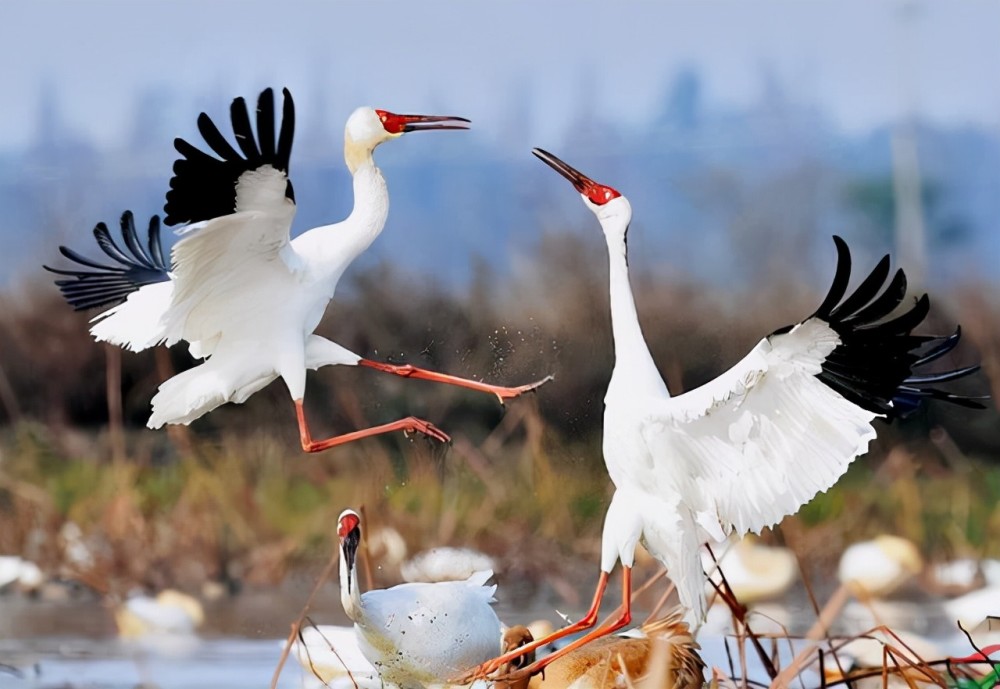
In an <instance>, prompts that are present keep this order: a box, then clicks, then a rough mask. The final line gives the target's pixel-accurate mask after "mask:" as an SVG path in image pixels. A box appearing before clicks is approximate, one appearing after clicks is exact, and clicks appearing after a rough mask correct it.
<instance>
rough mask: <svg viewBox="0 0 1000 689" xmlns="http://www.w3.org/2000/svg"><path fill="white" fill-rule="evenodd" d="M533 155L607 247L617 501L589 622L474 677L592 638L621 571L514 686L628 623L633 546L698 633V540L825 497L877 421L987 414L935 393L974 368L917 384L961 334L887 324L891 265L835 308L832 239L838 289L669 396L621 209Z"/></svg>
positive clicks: (911, 323) (914, 316)
mask: <svg viewBox="0 0 1000 689" xmlns="http://www.w3.org/2000/svg"><path fill="white" fill-rule="evenodd" d="M533 153H534V154H535V155H536V156H537V157H538V158H540V159H541V160H542V161H543V162H545V163H546V164H548V165H549V166H550V167H552V168H553V169H554V170H555V171H556V172H558V173H559V174H561V175H562V176H563V177H565V178H566V179H567V180H569V181H570V183H571V184H572V185H573V186H574V188H576V190H577V191H578V192H580V194H581V195H582V197H583V202H584V204H585V205H586V206H587V208H589V209H590V210H591V211H592V212H593V213H594V215H596V216H597V219H598V221H599V222H600V224H601V228H602V229H603V231H604V237H605V239H606V240H607V245H608V258H609V265H610V291H611V324H612V333H613V337H614V348H615V367H614V371H613V372H612V374H611V381H610V383H609V385H608V391H607V394H606V395H605V397H604V404H605V410H604V441H603V453H604V462H605V464H606V466H607V468H608V473H609V474H610V476H611V480H612V482H613V483H614V484H615V493H614V496H613V497H612V499H611V504H610V506H609V507H608V511H607V515H606V517H605V522H604V532H603V535H602V546H601V569H600V576H599V579H598V584H597V590H596V592H595V594H594V598H593V602H592V603H591V606H590V609H589V610H588V611H587V613H586V614H585V615H584V617H583V618H582V619H581V620H580V621H579V622H576V623H575V624H571V625H569V626H567V627H564V628H563V629H560V630H557V631H556V632H554V633H553V634H551V635H549V636H548V637H545V638H542V639H539V640H536V641H534V642H532V643H530V644H527V645H526V646H522V647H521V648H519V649H517V650H515V651H513V652H511V653H507V654H504V655H501V656H500V657H499V658H496V659H494V660H493V661H491V662H489V663H486V664H484V665H482V666H480V667H479V668H477V670H476V671H475V672H474V673H473V674H474V675H476V676H485V675H486V674H488V673H491V672H494V671H495V670H497V669H498V668H499V667H500V666H501V665H502V664H503V663H507V662H509V661H511V660H512V659H513V658H515V657H517V655H519V654H523V653H526V652H529V651H533V650H534V649H536V648H538V647H540V646H544V645H547V644H550V643H552V642H553V641H554V640H556V639H559V638H562V637H564V636H567V635H569V634H573V633H576V632H579V631H582V630H585V629H591V628H592V627H594V625H595V624H596V622H597V615H598V609H599V607H600V604H601V599H602V597H603V595H604V591H605V588H606V587H607V584H608V578H609V576H610V574H611V572H612V570H613V569H614V568H615V565H616V564H617V563H618V562H621V564H622V604H621V607H620V608H619V610H618V613H617V615H616V616H614V619H612V620H610V621H609V622H608V623H606V624H605V625H603V626H600V627H598V628H597V629H595V630H592V631H590V632H589V633H587V634H585V635H584V636H583V637H581V638H579V639H577V640H575V641H574V642H573V643H571V644H569V645H568V646H566V647H564V648H562V649H560V650H559V651H556V652H555V653H553V654H550V655H549V656H546V657H545V658H542V659H541V660H539V661H537V662H535V663H533V664H532V665H529V666H528V667H526V668H524V669H522V670H519V671H517V672H516V673H512V675H511V676H514V675H531V674H534V673H536V672H539V671H540V670H542V669H543V668H544V667H545V666H546V665H548V664H549V663H551V662H552V661H553V660H555V659H557V658H559V657H561V656H562V655H564V654H566V653H570V652H572V651H573V650H574V649H576V648H579V647H580V646H582V645H584V644H586V643H588V642H590V641H592V640H594V639H597V638H599V637H602V636H605V635H607V634H609V633H611V632H614V631H616V630H618V629H620V628H622V627H624V626H625V625H627V624H628V623H629V622H630V620H631V610H630V599H631V583H632V564H633V559H634V554H635V549H636V546H637V545H638V544H639V543H640V542H642V543H643V545H645V547H646V549H647V550H648V551H649V552H650V554H652V555H653V556H654V557H655V558H656V559H658V560H659V561H660V562H661V563H663V565H664V566H666V568H667V571H668V573H669V575H670V577H671V579H672V580H673V582H674V584H675V585H676V587H677V592H678V596H679V598H680V603H681V605H682V606H684V608H686V610H687V619H688V621H689V622H690V623H691V624H692V626H693V627H696V626H698V625H700V623H701V622H702V621H703V620H704V618H705V610H706V600H705V585H706V583H707V578H706V576H705V572H704V571H703V570H702V567H701V559H700V557H699V548H700V546H701V545H702V544H704V543H706V542H708V541H710V540H711V541H719V540H722V539H723V538H725V537H726V536H728V535H729V534H736V535H743V534H746V533H747V532H755V533H760V531H761V530H762V529H764V528H765V527H769V526H773V525H774V524H777V523H778V522H779V521H781V519H782V518H783V517H785V516H786V515H789V514H794V513H795V512H797V511H798V509H799V508H800V507H801V506H802V505H803V504H805V503H806V502H808V501H809V500H811V499H812V498H813V496H815V495H816V494H817V493H819V492H821V491H825V490H827V489H829V488H830V487H831V486H833V484H834V483H836V482H837V480H838V479H839V478H840V476H841V475H842V474H843V473H844V472H845V471H846V470H847V467H848V465H849V464H850V463H851V462H852V461H853V460H854V459H855V458H856V457H858V456H859V455H861V454H863V453H864V452H865V451H866V450H867V448H868V443H869V442H870V441H871V440H872V439H873V438H874V437H875V428H874V427H873V426H872V420H873V419H874V418H875V417H877V416H884V417H887V418H889V419H892V418H894V417H896V416H898V415H900V414H902V413H905V412H907V411H912V410H913V409H914V408H915V407H916V406H917V405H918V404H919V403H920V402H921V401H922V400H924V399H927V398H932V399H939V400H944V401H947V402H951V403H953V404H957V405H960V406H964V407H972V408H982V405H981V404H980V403H979V402H977V401H976V399H974V398H970V397H966V396H962V395H955V394H949V393H947V392H945V391H942V390H939V389H937V388H935V387H932V386H933V385H934V384H936V383H941V382H945V381H951V380H955V379H958V378H963V377H965V376H968V375H970V374H972V373H974V372H975V371H977V370H978V369H979V367H978V366H968V367H965V368H958V369H955V370H950V371H946V372H943V373H928V374H915V373H914V369H916V368H919V367H921V366H923V365H924V364H927V363H930V362H931V361H934V360H936V359H939V358H941V357H942V356H944V355H945V354H947V353H948V352H950V351H951V350H952V349H953V348H954V347H955V345H957V344H958V341H959V336H960V331H959V330H956V332H955V333H954V334H952V335H949V336H946V337H929V336H923V335H913V334H912V333H911V331H912V330H913V329H914V328H915V327H916V326H918V325H919V324H920V323H921V322H922V321H923V320H924V317H925V316H926V315H927V312H928V309H929V307H930V302H929V300H928V298H927V296H926V295H924V296H922V297H921V298H920V299H918V300H917V301H916V303H915V304H914V305H913V306H912V307H910V308H908V309H907V310H906V311H904V312H903V313H902V314H901V315H899V316H896V317H895V318H892V319H890V320H884V319H885V318H886V317H887V316H888V315H889V314H890V313H891V312H892V311H894V310H895V309H896V307H898V306H899V305H900V304H901V303H902V302H903V300H904V294H905V291H906V277H905V275H904V274H903V272H902V270H898V271H897V272H896V274H895V275H894V277H893V278H892V280H891V281H890V282H889V284H888V286H887V287H885V289H884V291H883V287H884V286H885V282H886V279H887V278H888V276H889V257H888V256H886V257H885V258H883V259H882V261H881V262H879V264H878V265H877V266H876V267H875V269H874V270H873V271H872V272H871V274H870V275H869V276H868V277H867V278H866V279H865V280H863V281H862V283H861V285H860V286H858V288H857V289H856V290H855V291H854V293H853V294H851V295H850V296H848V297H847V298H846V299H845V298H844V295H845V294H846V293H847V286H848V281H849V280H850V274H851V257H850V252H849V250H848V248H847V245H846V244H845V243H844V241H843V240H842V239H840V238H839V237H834V243H835V244H836V247H837V257H838V261H837V270H836V275H835V276H834V279H833V285H832V286H831V288H830V291H829V293H828V294H827V296H826V298H825V299H824V300H823V303H822V304H821V305H820V307H819V308H818V309H817V310H816V312H815V313H813V314H812V315H811V316H809V317H808V318H806V319H804V320H803V321H801V322H800V323H798V324H795V325H791V326H788V327H784V328H780V329H778V330H776V331H775V332H773V333H771V334H770V335H768V336H767V337H765V338H764V339H763V340H761V341H760V342H759V343H758V344H757V346H756V347H754V348H753V349H752V350H751V351H750V353H749V354H748V355H747V356H746V357H744V359H743V360H742V361H740V362H739V363H737V364H736V365H735V366H734V367H733V368H731V369H730V370H729V371H727V372H726V373H723V374H722V375H721V376H719V377H718V378H716V379H715V380H713V381H710V382H709V383H706V384H705V385H703V386H702V387H700V388H696V389H694V390H691V391H690V392H687V393H685V394H683V395H679V396H677V397H671V396H670V393H669V392H668V391H667V386H666V384H665V383H664V381H663V379H662V378H661V377H660V374H659V372H658V371H657V368H656V364H655V363H654V362H653V358H652V356H651V355H650V353H649V348H648V347H647V346H646V342H645V340H644V338H643V335H642V329H641V328H640V325H639V319H638V315H637V312H636V307H635V302H634V300H633V297H632V289H631V286H630V284H629V277H628V261H627V251H626V233H627V231H628V226H629V222H630V221H631V218H632V208H631V206H630V205H629V202H628V200H627V199H626V198H625V197H624V196H622V195H621V194H620V193H619V192H618V191H617V190H615V189H613V188H611V187H609V186H605V185H602V184H598V183H597V182H595V181H593V180H592V179H590V178H589V177H587V176H586V175H584V174H582V173H580V172H579V171H577V170H576V169H574V168H572V167H570V166H569V165H567V164H566V163H564V162H563V161H561V160H559V158H557V157H555V156H554V155H552V154H551V153H547V152H546V151H543V150H541V149H537V148H536V149H534V150H533Z"/></svg>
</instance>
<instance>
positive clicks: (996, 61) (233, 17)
mask: <svg viewBox="0 0 1000 689" xmlns="http://www.w3.org/2000/svg"><path fill="white" fill-rule="evenodd" d="M997 27H1000V4H997V3H987V2H960V3H932V2H917V3H903V2H879V3H872V2H866V1H856V2H847V3H844V2H810V3H799V2H790V1H789V2H766V3H752V4H751V3H743V2H712V3H704V4H702V3H699V4H694V3H690V4H689V3H683V4H681V3H674V4H666V3H665V4H653V3H632V4H630V5H616V4H610V3H606V2H604V3H597V2H588V1H584V2H573V3H569V2H546V3H534V2H527V1H520V2H517V1H515V2H505V3H502V4H491V5H484V4H480V3H459V2H448V3H444V2H433V1H431V2H425V3H421V4H419V5H415V4H413V3H406V4H404V3H399V2H380V3H360V2H330V1H326V2H301V3H299V2H296V3H285V4H281V5H278V4H276V3H270V2H259V1H256V0H250V1H243V0H240V1H236V0H226V1H223V2H188V1H187V0H182V1H173V0H172V1H170V2H163V1H159V0H154V1H143V2H124V1H102V2H51V1H48V0H42V1H40V2H35V1H31V2H27V1H21V2H16V1H12V2H4V3H3V4H2V5H0V63H2V64H4V65H5V68H4V69H3V70H0V92H2V93H3V94H4V96H3V105H4V107H3V108H0V150H17V149H20V148H23V147H24V146H25V145H27V143H29V142H31V141H32V140H33V139H34V137H35V135H36V132H37V128H38V122H37V119H38V113H39V102H40V98H41V93H42V91H43V89H49V90H50V91H51V92H52V93H53V94H54V98H55V99H56V103H57V105H58V110H59V111H60V113H61V114H62V116H63V117H64V118H65V122H64V124H65V125H66V127H67V128H68V129H70V130H71V131H73V132H75V133H77V134H78V135H79V136H81V137H82V138H84V139H86V140H89V141H92V142H94V143H95V144H96V145H98V146H100V147H110V148H120V147H122V146H123V145H125V144H126V143H127V141H125V140H124V139H125V137H123V135H122V134H123V129H124V128H125V126H126V125H127V124H128V123H130V122H132V121H133V119H134V113H132V112H129V111H127V109H128V108H130V107H132V105H133V103H134V100H133V98H132V95H133V94H134V93H136V92H137V91H140V90H149V89H151V88H152V89H163V92H164V94H165V101H164V107H165V108H166V109H167V111H168V112H166V113H164V117H165V119H166V120H167V121H173V119H174V118H175V117H177V118H181V119H183V120H184V121H190V120H191V113H190V112H188V111H189V110H190V109H191V108H192V107H199V108H203V107H205V101H206V100H207V99H208V98H209V97H211V98H214V99H215V101H216V103H217V104H224V103H226V102H228V100H229V99H230V98H231V97H232V96H233V95H235V94H236V93H243V94H248V95H252V94H254V93H255V92H256V91H257V90H258V89H259V88H260V87H261V86H264V85H272V84H273V85H279V86H280V85H287V86H289V87H290V88H292V89H293V91H294V90H303V91H305V92H311V91H314V90H316V87H320V88H328V89H329V103H328V105H329V107H328V109H329V116H330V118H331V123H330V126H331V131H332V134H333V137H334V140H336V139H339V130H340V127H341V124H340V123H342V122H343V118H344V117H345V116H346V113H347V112H349V111H350V110H351V109H353V107H355V106H357V105H361V104H373V105H376V106H379V107H386V108H390V109H398V110H413V111H418V110H425V111H439V110H442V109H444V110H448V111H455V112H456V113H459V114H462V115H466V116H468V117H470V118H472V119H473V121H474V123H475V127H476V130H477V133H478V135H480V136H484V137H486V138H487V139H490V140H492V141H493V142H502V141H503V138H504V137H505V136H508V135H509V134H510V131H509V129H510V126H509V121H510V114H511V112H517V113H520V114H523V116H524V117H525V118H526V119H527V120H528V121H527V122H526V129H527V130H528V131H530V132H532V134H533V135H534V136H536V137H538V139H539V141H540V142H541V143H544V142H545V141H552V140H561V135H562V134H563V133H564V129H565V128H566V127H568V126H570V125H571V123H572V122H573V114H574V111H576V110H580V109H581V108H583V109H588V110H590V111H591V112H590V113H589V114H592V115H594V116H596V117H598V118H599V119H601V120H607V121H615V122H618V123H620V124H625V125H634V124H639V123H644V122H646V121H648V120H649V118H650V117H651V116H652V115H653V114H654V113H655V112H657V111H658V110H659V109H661V108H662V104H663V101H664V98H665V93H664V91H663V84H665V83H669V81H670V79H671V78H672V76H673V75H674V74H676V73H678V71H679V70H682V69H691V70H694V71H695V72H697V73H698V74H699V76H700V78H701V85H702V87H703V89H704V93H703V96H704V100H705V103H706V105H707V106H708V107H711V108H733V109H742V108H746V107H748V106H750V105H752V104H754V103H756V102H759V101H760V99H761V94H762V91H763V90H764V89H766V88H768V82H769V81H770V82H772V83H773V84H776V85H777V86H778V87H779V88H781V89H782V90H783V91H784V92H785V93H787V94H788V95H789V97H790V98H792V99H793V100H795V102H796V103H797V104H800V105H802V106H807V107H816V108H818V109H820V110H822V111H823V112H824V114H825V116H826V117H828V118H829V119H830V121H831V123H832V124H833V125H834V126H836V127H838V128H840V129H842V130H844V131H846V132H862V131H866V130H869V129H872V128H875V127H878V126H880V125H883V124H886V123H891V122H894V121H898V120H899V119H901V118H902V117H903V116H904V115H905V114H906V113H907V112H912V113H913V114H914V115H916V116H917V117H919V118H921V119H924V120H926V121H929V122H932V123H935V124H942V125H952V126H961V125H964V124H976V125H979V126H984V127H989V128H994V129H1000V90H998V89H996V88H994V81H995V77H996V74H997V73H998V71H1000V41H997V40H996V36H997ZM763 75H766V78H765V76H763ZM220 89H224V92H220ZM511 93H523V94H524V103H523V104H518V103H511V102H509V98H510V94H511ZM581 99H586V100H585V102H581ZM195 104H198V105H195ZM173 110H176V112H172V111H173ZM179 133H180V132H179Z"/></svg>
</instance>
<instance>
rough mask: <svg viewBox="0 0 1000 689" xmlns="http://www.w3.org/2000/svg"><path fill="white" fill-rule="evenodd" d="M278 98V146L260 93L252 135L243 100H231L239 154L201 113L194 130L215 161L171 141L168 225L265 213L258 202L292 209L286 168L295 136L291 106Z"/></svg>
mask: <svg viewBox="0 0 1000 689" xmlns="http://www.w3.org/2000/svg"><path fill="white" fill-rule="evenodd" d="M282 93H283V96H284V100H283V105H282V110H283V112H282V119H281V131H280V133H279V134H278V140H277V144H275V139H274V125H275V113H274V92H273V91H272V90H271V89H265V90H264V91H262V92H261V94H260V96H259V97H258V99H257V111H256V114H257V134H256V136H254V132H253V129H252V128H251V125H250V113H249V111H248V110H247V104H246V101H244V100H243V99H242V98H236V99H234V100H233V102H232V105H231V106H230V108H229V112H230V119H231V121H232V125H233V135H234V137H235V139H236V143H237V145H238V146H239V149H240V150H239V152H238V151H237V150H236V149H235V148H233V146H232V144H230V143H229V142H228V141H227V140H226V138H225V137H224V136H223V135H222V132H220V131H219V128H218V127H217V126H215V123H214V122H212V118H210V117H209V116H208V115H207V114H206V113H201V115H199V116H198V131H199V132H200V133H201V135H202V137H203V138H204V139H205V143H206V144H207V145H208V147H209V148H210V149H211V150H212V152H213V153H215V154H216V155H217V156H218V158H217V157H215V156H213V155H211V154H209V153H206V152H205V151H202V150H200V149H198V148H197V147H196V146H194V145H192V144H190V143H188V142H187V141H185V140H184V139H180V138H178V139H175V140H174V148H176V149H177V152H178V153H180V154H181V157H180V158H178V159H177V160H176V161H175V162H174V176H173V177H172V178H171V179H170V190H169V191H168V192H167V202H166V205H165V206H164V207H163V210H164V213H165V217H164V222H165V223H166V224H167V225H184V224H188V223H196V222H201V221H204V220H211V219H212V218H218V217H221V216H224V215H229V214H230V213H233V212H239V211H243V210H249V209H257V210H268V208H267V206H266V205H262V202H265V203H267V202H269V203H272V204H274V205H275V206H276V207H277V208H280V202H281V201H282V200H283V199H286V198H287V199H288V200H289V201H290V202H291V203H292V205H294V203H295V193H294V191H293V189H292V184H291V181H290V180H289V179H288V163H289V159H290V158H291V154H292V139H293V137H294V133H295V103H294V102H293V101H292V95H291V93H289V92H288V89H284V90H283V92H282Z"/></svg>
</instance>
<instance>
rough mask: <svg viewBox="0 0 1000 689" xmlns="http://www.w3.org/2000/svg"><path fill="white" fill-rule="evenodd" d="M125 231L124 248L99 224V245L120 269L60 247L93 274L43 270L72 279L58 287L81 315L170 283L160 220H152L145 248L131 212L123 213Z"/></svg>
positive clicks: (122, 219) (58, 281) (77, 271)
mask: <svg viewBox="0 0 1000 689" xmlns="http://www.w3.org/2000/svg"><path fill="white" fill-rule="evenodd" d="M121 231H122V239H124V241H125V246H124V248H123V247H121V246H119V245H118V244H117V243H115V240H114V238H113V237H112V236H111V232H110V231H109V230H108V226H107V225H105V224H104V223H98V224H97V227H95V228H94V237H95V238H96V239H97V245H98V246H99V247H100V248H101V250H102V251H103V252H104V254H105V255H106V256H107V257H108V258H110V259H112V260H113V261H114V262H115V264H117V265H114V264H111V265H108V264H105V263H99V262H97V261H94V260H92V259H89V258H87V257H86V256H83V255H81V254H78V253H77V252H75V251H73V250H72V249H70V248H69V247H66V246H60V247H59V253H61V254H62V255H63V256H65V257H66V258H68V259H69V260H71V261H73V262H74V263H77V264H78V265H80V266H84V267H85V268H88V269H89V270H81V269H80V268H76V269H73V270H65V269H57V268H50V267H49V266H42V267H43V268H45V270H48V271H50V272H52V273H55V274H57V275H66V276H69V279H66V280H56V285H57V286H58V287H59V291H60V292H62V294H63V296H64V297H65V298H66V301H68V302H69V303H70V305H71V306H72V307H73V308H74V309H76V310H77V311H82V310H84V309H90V308H94V307H96V306H114V305H116V304H120V303H121V302H123V301H125V299H126V298H127V297H128V295H130V294H131V293H132V292H135V291H136V290H137V289H139V288H140V287H142V286H144V285H152V284H154V283H157V282H166V281H167V280H169V279H170V276H169V274H168V271H169V270H170V267H169V266H168V265H167V264H166V262H165V261H164V260H163V248H162V247H161V246H160V218H159V217H158V216H155V215H154V216H153V217H152V218H150V220H149V233H148V235H147V239H146V245H145V246H143V244H142V241H141V240H140V238H139V234H138V233H137V232H136V229H135V219H134V218H133V217H132V212H131V211H125V212H124V213H122V217H121Z"/></svg>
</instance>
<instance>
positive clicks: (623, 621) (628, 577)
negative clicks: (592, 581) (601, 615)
mask: <svg viewBox="0 0 1000 689" xmlns="http://www.w3.org/2000/svg"><path fill="white" fill-rule="evenodd" d="M619 610H620V611H621V613H620V614H619V615H618V619H616V620H614V621H613V622H610V623H606V624H603V625H601V626H600V627H598V628H597V629H595V630H594V631H592V632H590V633H589V634H585V635H584V636H582V637H580V638H579V639H577V640H576V641H574V642H573V643H571V644H569V645H568V646H564V647H563V648H560V649H559V650H558V651H555V652H554V653H550V654H549V655H547V656H545V657H544V658H542V659H541V660H538V661H536V662H534V663H532V664H531V665H529V666H528V667H526V668H524V669H522V670H518V671H517V672H515V673H512V674H511V678H512V679H516V678H519V677H530V676H531V675H536V674H538V673H539V672H541V671H542V670H544V669H545V667H546V666H547V665H549V664H550V663H552V662H553V661H556V660H558V659H559V658H562V657H563V656H564V655H566V654H567V653H572V652H573V651H575V650H576V649H578V648H580V647H581V646H585V645H586V644H589V643H590V642H591V641H594V640H595V639H599V638H601V637H602V636H607V635H608V634H611V633H612V632H616V631H618V630H619V629H621V628H622V627H624V626H625V625H627V624H628V623H629V622H631V621H632V568H631V567H624V568H622V604H621V607H620V608H619Z"/></svg>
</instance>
